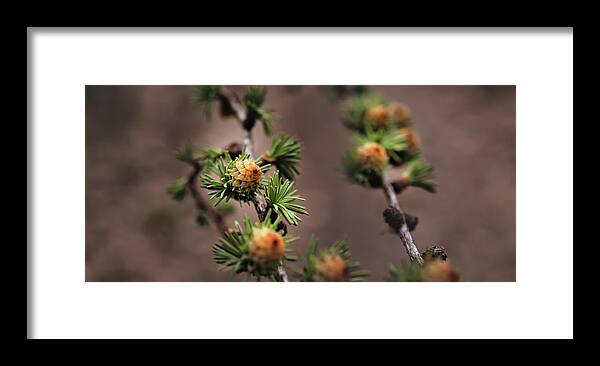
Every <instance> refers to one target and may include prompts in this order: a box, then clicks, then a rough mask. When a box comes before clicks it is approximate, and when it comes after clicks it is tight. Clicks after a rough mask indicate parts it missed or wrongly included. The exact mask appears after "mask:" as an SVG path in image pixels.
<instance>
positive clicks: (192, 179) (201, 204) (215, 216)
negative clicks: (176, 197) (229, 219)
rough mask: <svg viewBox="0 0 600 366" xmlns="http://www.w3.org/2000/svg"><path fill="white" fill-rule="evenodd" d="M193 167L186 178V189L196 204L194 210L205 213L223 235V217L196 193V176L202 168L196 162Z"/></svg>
mask: <svg viewBox="0 0 600 366" xmlns="http://www.w3.org/2000/svg"><path fill="white" fill-rule="evenodd" d="M193 167H194V169H193V170H192V172H191V173H190V175H189V176H188V185H187V186H188V189H189V190H190V193H191V195H192V198H193V199H194V202H195V203H196V208H198V209H199V210H201V211H203V212H206V213H207V214H208V215H209V216H210V218H211V219H212V221H213V222H214V223H215V225H216V226H217V228H218V229H219V231H220V232H222V233H224V232H225V231H227V224H226V223H225V219H224V218H223V215H222V214H221V213H220V212H219V211H217V210H216V209H215V208H214V207H212V206H211V205H210V204H208V203H207V202H206V201H205V200H204V198H202V195H201V194H200V192H199V191H198V188H197V187H196V181H197V180H198V176H199V175H200V173H201V172H202V169H203V168H204V166H203V165H202V164H201V163H200V162H198V161H196V162H194V164H193Z"/></svg>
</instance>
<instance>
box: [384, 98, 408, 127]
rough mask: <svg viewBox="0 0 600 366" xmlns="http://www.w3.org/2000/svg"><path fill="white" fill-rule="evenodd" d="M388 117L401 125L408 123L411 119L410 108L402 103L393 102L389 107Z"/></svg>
mask: <svg viewBox="0 0 600 366" xmlns="http://www.w3.org/2000/svg"><path fill="white" fill-rule="evenodd" d="M389 111H390V115H391V117H392V120H393V121H394V122H397V123H400V124H403V123H406V122H408V120H410V118H411V117H412V112H411V110H410V108H408V106H407V105H406V104H404V103H400V102H394V103H391V104H390V106H389Z"/></svg>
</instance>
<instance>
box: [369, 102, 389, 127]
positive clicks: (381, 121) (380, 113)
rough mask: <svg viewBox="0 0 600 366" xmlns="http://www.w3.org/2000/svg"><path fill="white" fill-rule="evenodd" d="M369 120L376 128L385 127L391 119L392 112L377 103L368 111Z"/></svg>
mask: <svg viewBox="0 0 600 366" xmlns="http://www.w3.org/2000/svg"><path fill="white" fill-rule="evenodd" d="M367 121H368V122H369V123H370V124H371V126H373V127H374V128H381V127H385V126H386V125H387V124H388V123H389V121H390V112H389V111H388V110H387V109H386V108H385V107H384V106H382V105H376V106H374V107H371V108H369V110H368V111H367Z"/></svg>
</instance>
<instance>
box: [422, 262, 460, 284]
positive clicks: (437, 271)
mask: <svg viewBox="0 0 600 366" xmlns="http://www.w3.org/2000/svg"><path fill="white" fill-rule="evenodd" d="M459 279H460V273H459V272H458V270H457V269H456V268H455V267H454V266H453V265H452V264H450V262H448V261H443V260H434V261H431V262H428V263H425V266H424V267H423V280H424V281H428V282H456V281H458V280H459Z"/></svg>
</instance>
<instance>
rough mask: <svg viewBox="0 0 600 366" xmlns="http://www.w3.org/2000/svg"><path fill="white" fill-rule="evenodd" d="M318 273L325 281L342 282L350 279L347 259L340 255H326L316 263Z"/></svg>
mask: <svg viewBox="0 0 600 366" xmlns="http://www.w3.org/2000/svg"><path fill="white" fill-rule="evenodd" d="M315 269H316V271H317V275H318V276H319V277H320V278H321V279H323V280H324V281H330V282H341V281H349V280H350V271H349V269H348V265H347V264H346V261H344V259H343V258H342V257H340V256H339V255H325V256H323V257H321V258H319V260H318V262H317V264H316V265H315Z"/></svg>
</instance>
